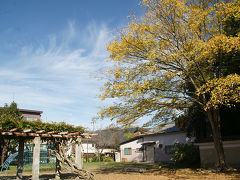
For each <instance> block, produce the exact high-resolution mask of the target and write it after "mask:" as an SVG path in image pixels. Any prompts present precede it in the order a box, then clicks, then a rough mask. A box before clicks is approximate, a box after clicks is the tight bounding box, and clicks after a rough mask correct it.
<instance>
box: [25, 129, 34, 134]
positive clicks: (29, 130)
mask: <svg viewBox="0 0 240 180" xmlns="http://www.w3.org/2000/svg"><path fill="white" fill-rule="evenodd" d="M23 132H25V133H30V132H33V130H32V129H26V130H23Z"/></svg>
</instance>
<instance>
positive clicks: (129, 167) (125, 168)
mask: <svg viewBox="0 0 240 180" xmlns="http://www.w3.org/2000/svg"><path fill="white" fill-rule="evenodd" d="M158 167H159V166H158V165H157V164H149V163H115V164H111V165H110V166H100V167H99V168H97V169H95V170H94V172H95V173H99V174H109V173H121V174H124V173H144V172H146V171H149V170H153V169H158Z"/></svg>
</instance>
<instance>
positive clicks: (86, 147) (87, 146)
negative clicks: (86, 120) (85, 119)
mask: <svg viewBox="0 0 240 180" xmlns="http://www.w3.org/2000/svg"><path fill="white" fill-rule="evenodd" d="M82 148H83V153H89V154H94V153H97V150H96V145H95V144H92V143H82Z"/></svg>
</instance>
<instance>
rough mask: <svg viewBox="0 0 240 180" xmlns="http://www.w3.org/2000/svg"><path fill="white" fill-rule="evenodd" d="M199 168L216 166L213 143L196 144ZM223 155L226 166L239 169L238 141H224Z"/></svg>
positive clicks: (239, 141)
mask: <svg viewBox="0 0 240 180" xmlns="http://www.w3.org/2000/svg"><path fill="white" fill-rule="evenodd" d="M197 145H198V146H199V151H200V158H201V166H202V167H203V168H209V167H214V166H215V165H216V152H215V149H214V143H213V142H209V143H198V144H197ZM223 148H224V153H225V157H226V162H227V164H228V165H230V166H231V167H234V168H240V140H235V141H224V142H223Z"/></svg>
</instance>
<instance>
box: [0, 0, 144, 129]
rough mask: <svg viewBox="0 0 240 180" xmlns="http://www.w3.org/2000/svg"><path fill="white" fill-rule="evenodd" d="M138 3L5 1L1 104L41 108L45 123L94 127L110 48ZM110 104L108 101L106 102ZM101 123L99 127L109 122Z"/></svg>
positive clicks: (0, 4) (0, 5)
mask: <svg viewBox="0 0 240 180" xmlns="http://www.w3.org/2000/svg"><path fill="white" fill-rule="evenodd" d="M138 4H139V0H121V1H119V0H91V1H85V0H51V1H49V0H39V1H33V0H21V1H19V0H1V1H0V22H1V23H0V42H1V43H0V62H1V66H0V105H1V106H3V105H4V104H5V103H10V102H12V101H13V99H14V101H15V102H17V103H18V106H19V108H25V109H35V110H42V111H43V115H42V119H43V120H44V121H49V122H51V121H56V122H60V121H65V122H67V123H70V124H74V125H82V126H85V127H88V128H91V119H92V117H93V116H95V115H96V113H97V111H98V110H99V109H98V106H102V105H103V104H104V103H103V102H101V101H100V100H99V99H98V98H97V95H98V94H99V88H100V87H101V86H102V85H103V81H101V80H98V79H96V78H93V76H94V74H95V73H96V72H98V71H100V70H102V69H105V68H107V66H108V64H107V63H106V62H105V60H106V59H107V57H108V55H109V54H108V52H107V51H106V50H105V47H106V44H107V43H109V42H111V40H112V39H113V36H114V35H116V33H117V28H120V27H122V26H124V25H127V23H128V21H129V20H128V19H127V16H128V15H129V14H132V13H135V14H136V15H141V14H142V13H143V10H142V9H140V8H139V6H138ZM106 103H107V102H105V104H106ZM110 123H111V122H109V121H108V120H105V121H98V122H97V123H96V125H95V126H96V128H103V127H104V126H106V125H107V124H110Z"/></svg>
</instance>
